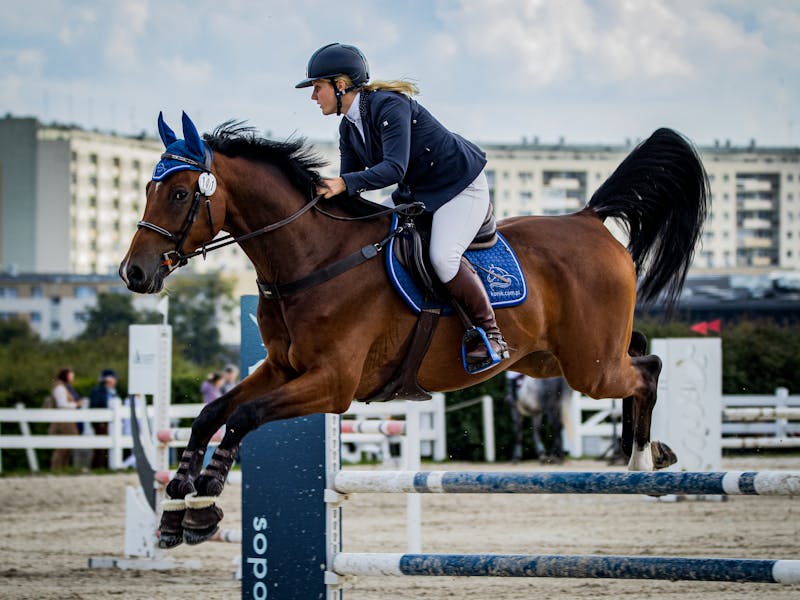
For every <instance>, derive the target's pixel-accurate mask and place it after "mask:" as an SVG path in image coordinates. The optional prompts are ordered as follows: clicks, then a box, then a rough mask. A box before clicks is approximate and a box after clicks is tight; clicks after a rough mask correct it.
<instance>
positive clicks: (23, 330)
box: [0, 318, 38, 346]
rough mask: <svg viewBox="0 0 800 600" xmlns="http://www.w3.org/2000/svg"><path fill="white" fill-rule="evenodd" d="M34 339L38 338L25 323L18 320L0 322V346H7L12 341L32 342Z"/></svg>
mask: <svg viewBox="0 0 800 600" xmlns="http://www.w3.org/2000/svg"><path fill="white" fill-rule="evenodd" d="M36 339H38V336H37V335H36V332H35V331H33V330H32V329H31V327H30V325H28V322H27V321H24V320H22V319H19V318H15V319H7V320H6V319H2V320H0V346H4V345H6V344H8V343H9V342H11V341H12V340H22V341H27V342H32V341H35V340H36Z"/></svg>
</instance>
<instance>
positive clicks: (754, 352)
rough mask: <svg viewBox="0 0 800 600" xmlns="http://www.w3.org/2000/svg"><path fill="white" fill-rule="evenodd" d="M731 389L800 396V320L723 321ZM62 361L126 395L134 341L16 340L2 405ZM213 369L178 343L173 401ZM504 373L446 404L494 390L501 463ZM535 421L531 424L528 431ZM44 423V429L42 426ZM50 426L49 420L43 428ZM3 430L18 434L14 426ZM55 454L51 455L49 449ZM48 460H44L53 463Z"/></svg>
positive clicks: (7, 348)
mask: <svg viewBox="0 0 800 600" xmlns="http://www.w3.org/2000/svg"><path fill="white" fill-rule="evenodd" d="M636 328H637V329H639V330H641V331H643V332H644V333H645V334H646V335H647V337H648V338H649V339H653V338H656V337H695V336H697V334H695V333H693V332H692V331H691V330H690V324H689V323H682V322H670V323H661V322H658V321H655V320H652V319H649V320H648V319H641V320H637V322H636ZM721 337H722V340H723V341H722V352H723V365H722V368H723V382H722V389H723V393H724V394H772V393H773V392H774V390H775V388H776V387H779V386H783V387H787V388H788V389H789V390H790V393H800V324H797V323H794V324H792V323H789V324H779V323H776V322H773V321H769V320H761V321H740V322H730V323H728V322H726V323H723V325H722V333H721ZM62 366H71V367H72V368H74V369H75V372H76V381H75V387H76V389H77V390H78V392H79V393H81V394H82V395H87V394H88V393H89V390H90V389H91V387H92V386H93V385H94V384H95V381H96V377H97V375H98V374H99V372H100V370H101V369H104V368H112V369H115V370H116V371H117V372H118V373H120V376H121V381H120V385H119V391H120V394H121V395H124V394H125V392H126V389H127V388H126V385H127V381H126V374H127V339H125V338H115V337H111V338H99V339H95V340H90V341H80V342H78V341H73V342H59V343H45V342H40V341H38V340H30V339H12V340H11V341H9V342H7V343H5V344H2V345H0V407H10V406H13V405H14V404H15V403H17V402H22V403H23V404H24V405H25V406H28V407H38V406H41V403H42V400H43V399H44V397H45V396H46V395H47V394H48V393H49V389H50V382H51V380H52V377H53V375H54V374H55V372H56V371H57V370H58V369H59V368H61V367H62ZM208 371H209V368H208V367H207V366H206V367H200V366H197V365H193V364H191V363H188V362H186V361H185V360H184V359H182V358H181V352H180V349H179V348H174V358H173V380H172V398H173V402H175V403H193V402H199V401H200V393H199V388H200V383H201V382H202V380H203V378H204V377H205V376H206V374H207V372H208ZM504 393H505V376H504V375H500V376H497V377H494V378H493V379H491V380H489V381H486V382H484V383H482V384H479V385H476V386H473V387H470V388H467V389H464V390H459V391H456V392H450V393H448V394H447V405H448V406H452V405H453V404H456V403H458V402H461V401H463V400H467V399H471V398H476V397H478V396H481V395H483V394H489V395H491V396H492V397H493V398H494V399H495V403H494V416H495V428H496V431H495V439H496V445H497V458H498V460H508V459H510V457H511V452H512V450H513V443H514V436H513V427H512V423H511V418H510V415H509V413H508V410H507V408H506V406H505V403H504V402H503V395H504ZM527 426H528V423H526V428H527ZM37 427H38V426H37ZM42 427H43V429H44V430H45V431H46V428H47V426H46V424H43V425H42ZM3 432H4V433H15V432H14V431H12V430H11V426H10V425H8V424H5V425H3ZM482 438H483V424H482V413H481V407H480V405H475V406H473V407H471V408H467V409H463V410H460V411H456V412H453V413H450V414H448V418H447V444H448V452H449V455H450V458H452V459H454V460H475V461H480V460H483V456H484V454H483V452H484V451H483V439H482ZM524 441H525V447H524V452H525V454H524V456H525V457H526V458H530V456H531V455H532V448H531V447H530V434H529V432H528V431H527V430H526V433H525V437H524ZM47 454H49V452H48V453H47ZM43 458H47V460H41V464H42V465H43V466H44V465H47V464H49V457H43ZM3 468H4V470H6V471H8V470H13V469H15V468H22V469H27V461H26V460H25V457H24V452H23V451H4V452H3Z"/></svg>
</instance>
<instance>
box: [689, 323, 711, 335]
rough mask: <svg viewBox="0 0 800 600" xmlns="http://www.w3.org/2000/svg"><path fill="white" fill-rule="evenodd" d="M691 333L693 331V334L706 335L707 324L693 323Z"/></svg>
mask: <svg viewBox="0 0 800 600" xmlns="http://www.w3.org/2000/svg"><path fill="white" fill-rule="evenodd" d="M692 331H694V332H695V333H699V334H701V335H707V334H708V323H706V322H705V321H702V322H700V323H695V324H694V325H692Z"/></svg>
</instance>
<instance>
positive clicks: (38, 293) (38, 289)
mask: <svg viewBox="0 0 800 600" xmlns="http://www.w3.org/2000/svg"><path fill="white" fill-rule="evenodd" d="M43 295H44V294H43V292H42V286H40V285H32V286H31V298H41V297H42V296H43Z"/></svg>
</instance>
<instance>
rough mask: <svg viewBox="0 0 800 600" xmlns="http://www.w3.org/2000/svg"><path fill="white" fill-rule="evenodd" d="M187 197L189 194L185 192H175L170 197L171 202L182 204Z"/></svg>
mask: <svg viewBox="0 0 800 600" xmlns="http://www.w3.org/2000/svg"><path fill="white" fill-rule="evenodd" d="M188 195H189V192H187V191H186V190H176V191H175V193H174V194H173V195H172V198H173V200H175V201H176V202H182V201H183V200H185V199H186V196H188Z"/></svg>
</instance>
